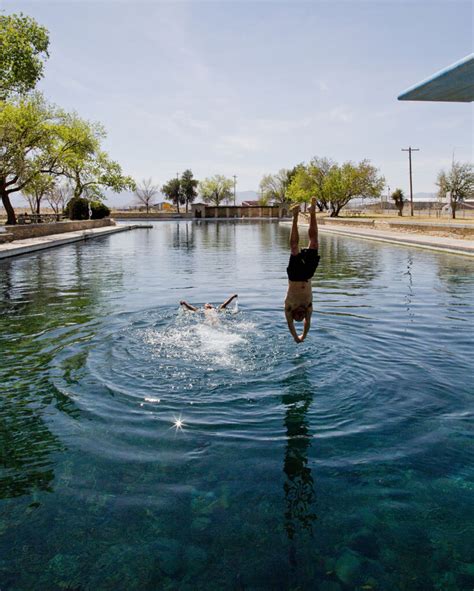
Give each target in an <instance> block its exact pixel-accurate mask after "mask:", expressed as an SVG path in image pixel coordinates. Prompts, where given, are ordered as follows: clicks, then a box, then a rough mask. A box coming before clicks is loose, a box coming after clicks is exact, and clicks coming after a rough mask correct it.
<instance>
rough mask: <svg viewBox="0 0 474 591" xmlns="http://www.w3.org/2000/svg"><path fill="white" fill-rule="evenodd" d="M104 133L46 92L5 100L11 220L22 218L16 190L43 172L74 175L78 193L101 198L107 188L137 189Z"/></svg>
mask: <svg viewBox="0 0 474 591" xmlns="http://www.w3.org/2000/svg"><path fill="white" fill-rule="evenodd" d="M103 137H105V133H104V132H103V130H102V128H101V127H100V126H98V125H93V124H90V123H88V122H87V121H83V120H81V119H79V117H77V115H75V114H72V115H70V114H68V113H65V112H64V111H63V110H61V109H58V108H57V107H54V106H52V105H50V104H48V103H47V102H46V101H45V99H44V98H43V97H42V96H41V95H40V94H35V95H33V96H28V97H25V98H19V99H17V100H15V101H9V102H5V101H4V102H0V154H1V158H0V197H1V198H2V202H3V205H4V207H5V210H6V212H7V223H8V224H15V223H16V216H15V212H14V209H13V207H12V205H11V201H10V196H11V195H12V193H15V192H18V191H22V190H23V189H24V188H25V187H26V186H28V185H30V186H31V183H32V182H34V181H35V179H36V177H38V176H39V175H41V174H49V175H52V176H65V177H66V178H68V179H70V180H71V182H72V185H73V194H74V196H75V197H80V196H81V195H82V194H83V193H85V194H86V195H87V196H89V197H96V198H101V197H102V194H101V189H102V188H104V187H107V188H110V189H112V190H114V191H120V190H123V189H126V188H134V186H135V185H134V182H133V179H131V178H130V177H125V176H123V174H122V171H121V168H120V166H119V164H118V163H116V162H113V161H111V160H110V159H109V157H108V156H107V154H106V153H105V152H103V151H102V150H100V141H101V140H102V138H103Z"/></svg>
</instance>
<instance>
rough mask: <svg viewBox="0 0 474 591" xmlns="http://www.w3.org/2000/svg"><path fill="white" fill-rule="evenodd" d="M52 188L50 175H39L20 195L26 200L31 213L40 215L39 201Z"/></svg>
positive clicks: (52, 181) (52, 179)
mask: <svg viewBox="0 0 474 591" xmlns="http://www.w3.org/2000/svg"><path fill="white" fill-rule="evenodd" d="M53 186H54V178H53V177H52V176H51V175H50V174H39V175H37V176H35V177H33V179H32V180H31V181H30V182H29V183H28V184H27V185H25V186H24V187H23V189H22V191H21V192H22V195H23V196H24V197H25V199H27V201H28V203H29V205H30V209H31V213H34V214H37V215H39V214H40V213H41V201H43V199H44V198H45V197H47V195H48V193H49V192H50V191H51V190H52V188H53Z"/></svg>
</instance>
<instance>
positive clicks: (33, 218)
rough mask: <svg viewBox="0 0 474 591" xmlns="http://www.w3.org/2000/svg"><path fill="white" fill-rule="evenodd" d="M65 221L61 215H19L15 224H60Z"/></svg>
mask: <svg viewBox="0 0 474 591" xmlns="http://www.w3.org/2000/svg"><path fill="white" fill-rule="evenodd" d="M63 219H65V216H64V215H62V214H61V213H20V214H19V215H18V218H17V223H18V224H21V225H24V224H47V223H50V222H60V221H61V220H63Z"/></svg>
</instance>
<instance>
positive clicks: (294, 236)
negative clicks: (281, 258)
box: [290, 205, 300, 255]
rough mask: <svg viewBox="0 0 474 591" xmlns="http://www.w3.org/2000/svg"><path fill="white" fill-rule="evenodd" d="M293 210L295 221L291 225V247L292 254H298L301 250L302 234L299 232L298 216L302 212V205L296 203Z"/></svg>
mask: <svg viewBox="0 0 474 591" xmlns="http://www.w3.org/2000/svg"><path fill="white" fill-rule="evenodd" d="M292 212H293V223H292V225H291V235H290V249H291V254H292V255H297V254H298V253H299V251H300V247H299V242H300V235H299V233H298V216H299V214H300V206H299V205H295V206H294V207H293V209H292Z"/></svg>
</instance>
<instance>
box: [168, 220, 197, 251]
mask: <svg viewBox="0 0 474 591" xmlns="http://www.w3.org/2000/svg"><path fill="white" fill-rule="evenodd" d="M194 247H195V244H194V231H193V225H192V222H185V223H184V224H183V223H180V222H178V223H177V224H176V225H174V227H173V248H183V249H185V250H192V249H194Z"/></svg>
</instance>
